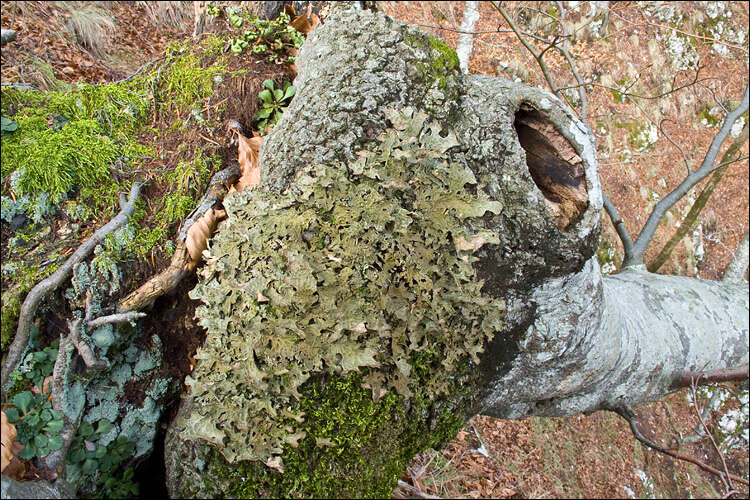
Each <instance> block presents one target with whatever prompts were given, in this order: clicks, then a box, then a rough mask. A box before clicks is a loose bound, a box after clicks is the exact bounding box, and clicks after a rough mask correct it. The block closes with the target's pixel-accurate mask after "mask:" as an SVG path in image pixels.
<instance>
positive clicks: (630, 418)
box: [611, 405, 750, 485]
mask: <svg viewBox="0 0 750 500" xmlns="http://www.w3.org/2000/svg"><path fill="white" fill-rule="evenodd" d="M611 410H612V411H614V412H615V413H617V414H618V415H620V416H621V417H622V418H624V419H625V420H627V422H628V424H629V425H630V430H631V431H632V432H633V436H635V438H636V439H637V440H638V441H640V442H641V443H642V444H644V445H645V446H648V447H649V448H651V449H652V450H656V451H658V452H659V453H663V454H665V455H669V456H670V457H672V458H676V459H678V460H684V461H686V462H690V463H692V464H695V465H697V466H698V467H700V468H701V469H703V470H705V471H707V472H710V473H711V474H715V475H717V476H719V477H721V476H722V475H723V474H724V473H723V472H722V471H720V470H718V469H715V468H714V467H711V466H710V465H708V464H705V463H703V462H701V461H700V460H697V459H695V458H693V457H688V456H686V455H682V454H680V453H677V452H675V451H672V450H670V449H668V448H664V447H662V446H659V445H658V444H656V443H654V442H653V441H651V440H650V439H648V438H647V437H646V436H644V435H643V434H641V431H640V430H639V429H638V423H637V422H636V420H635V412H633V409H632V408H630V407H629V406H627V405H622V406H618V407H616V408H612V409H611ZM730 476H731V478H732V479H733V480H735V481H739V482H740V483H742V484H745V485H750V483H748V481H747V479H743V478H741V477H738V476H735V475H734V474H730Z"/></svg>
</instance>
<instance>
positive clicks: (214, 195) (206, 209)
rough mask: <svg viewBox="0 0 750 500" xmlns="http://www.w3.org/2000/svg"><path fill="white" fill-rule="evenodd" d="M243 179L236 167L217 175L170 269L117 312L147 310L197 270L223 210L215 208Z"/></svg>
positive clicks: (192, 217) (127, 299)
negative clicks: (203, 251) (232, 185)
mask: <svg viewBox="0 0 750 500" xmlns="http://www.w3.org/2000/svg"><path fill="white" fill-rule="evenodd" d="M239 176H240V170H239V168H237V167H228V168H225V169H224V170H221V171H220V172H217V173H216V174H214V176H213V177H212V178H211V181H210V183H209V185H208V189H207V190H206V194H204V195H203V198H202V199H201V201H200V203H199V204H198V206H197V207H196V209H195V210H193V212H192V213H191V214H190V216H188V218H187V219H186V220H185V223H184V224H183V227H182V229H180V232H179V233H178V235H177V247H176V249H175V252H174V256H173V257H172V261H171V262H170V263H169V266H168V267H167V268H166V269H165V270H164V271H162V272H161V273H159V274H157V275H156V276H153V277H152V278H151V279H149V280H148V281H147V282H146V283H144V284H143V285H141V286H140V287H139V288H138V289H137V290H135V291H134V292H132V293H130V294H129V295H128V296H127V297H125V298H124V299H123V300H122V301H121V302H120V304H119V305H118V306H117V311H118V312H125V311H133V310H136V309H142V308H144V307H148V306H150V305H151V304H153V303H154V301H155V300H156V299H157V298H159V297H161V296H162V295H164V294H166V293H168V292H170V291H171V290H174V289H175V288H177V285H179V284H180V282H181V281H182V280H183V278H185V276H187V275H189V274H190V273H191V272H193V270H194V269H195V266H196V265H197V264H198V262H199V261H200V258H201V252H202V250H203V249H205V242H206V240H207V239H208V237H210V236H211V233H212V232H213V230H214V229H215V227H216V224H217V223H218V220H219V218H220V216H221V215H222V211H221V210H217V209H216V208H215V207H214V205H215V204H216V203H217V202H221V201H222V200H223V199H224V196H226V194H227V192H228V190H229V186H230V185H231V184H233V183H234V182H235V181H236V180H237V178H239Z"/></svg>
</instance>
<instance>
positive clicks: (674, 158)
mask: <svg viewBox="0 0 750 500" xmlns="http://www.w3.org/2000/svg"><path fill="white" fill-rule="evenodd" d="M82 3H84V4H85V3H89V2H82ZM571 3H572V2H571ZM576 3H577V2H576ZM719 3H720V4H721V2H719ZM146 4H152V3H151V2H137V3H125V2H102V5H103V6H104V7H105V8H106V9H107V10H108V11H109V12H110V13H111V14H112V18H113V20H114V23H115V26H114V29H113V30H112V35H111V40H110V41H109V44H108V45H107V48H106V50H104V51H101V53H95V51H94V50H93V49H92V48H89V49H88V50H87V49H85V48H84V47H82V46H81V45H79V44H77V43H75V42H73V40H72V37H71V36H70V35H69V34H68V32H67V30H66V27H65V22H66V17H65V16H64V15H63V16H60V12H59V11H56V10H55V7H54V5H52V4H47V3H44V2H2V17H3V22H2V23H3V28H6V29H7V28H12V29H16V30H18V31H19V36H18V39H17V41H16V42H13V44H12V45H10V46H6V47H4V48H3V50H2V80H3V82H4V83H5V82H27V83H32V84H34V85H35V86H37V87H39V88H42V89H43V90H47V89H50V90H54V89H56V88H58V87H59V86H60V85H61V83H60V82H63V83H76V82H79V81H85V82H89V83H94V82H107V81H115V80H118V79H122V78H124V77H126V76H127V75H129V74H131V73H132V72H133V71H135V70H136V69H137V68H139V67H140V66H141V65H142V64H144V63H146V62H148V61H151V60H153V59H154V58H156V57H158V56H160V55H161V54H162V52H163V50H164V48H165V46H166V45H167V43H169V42H170V41H172V40H185V39H187V38H189V36H190V33H191V31H192V6H187V7H184V6H183V12H182V17H180V15H179V14H180V12H178V11H177V10H175V11H174V12H170V11H169V9H168V8H166V7H164V8H162V9H161V10H160V11H159V12H156V13H155V12H154V11H153V10H152V11H149V10H148V9H147V5H146ZM581 4H582V7H581V9H582V10H586V11H588V9H589V7H588V6H587V3H581ZM540 5H541V6H540ZM546 5H547V4H546V3H545V4H539V3H537V2H529V3H524V4H514V5H511V6H509V7H508V8H509V10H510V11H511V15H513V16H517V17H516V18H519V17H520V18H521V19H525V20H527V21H528V23H531V22H533V19H534V18H535V17H534V16H537V14H539V12H540V11H539V10H535V9H544V8H546ZM678 5H679V8H680V9H681V10H682V11H684V12H685V13H686V14H685V15H686V17H687V18H690V19H697V21H696V22H701V18H700V13H698V8H697V7H695V6H691V5H689V4H688V3H684V4H678ZM584 6H585V7H584ZM724 7H725V8H726V5H725V6H724ZM380 8H381V9H382V10H383V11H384V12H385V13H387V14H389V15H391V16H393V17H394V18H396V19H399V20H401V21H404V22H407V23H411V24H415V25H419V26H421V27H422V28H423V29H425V30H426V31H428V32H429V33H430V34H432V35H433V36H436V37H439V38H441V39H443V40H445V41H446V43H448V44H449V45H450V46H451V47H453V48H456V45H457V42H458V37H459V34H458V33H457V32H456V30H457V29H459V26H460V25H461V20H462V17H463V12H464V2H439V3H432V2H382V3H381V4H380ZM184 9H186V10H184ZM611 10H612V11H613V12H611V14H610V21H609V22H610V25H609V33H608V36H606V37H601V38H597V37H592V36H587V37H582V39H581V40H579V41H578V42H577V43H576V44H575V45H574V46H573V47H572V49H571V50H572V51H573V53H574V56H575V57H576V59H577V60H578V61H579V64H580V66H581V70H582V72H584V73H585V74H587V75H590V74H599V75H600V76H601V79H600V81H601V82H602V84H603V85H610V86H613V85H620V84H623V82H622V81H621V80H622V79H621V76H622V75H626V76H629V78H631V81H632V80H637V79H640V81H639V82H638V83H637V84H636V85H634V86H633V88H632V89H631V92H634V93H638V92H642V93H648V91H649V89H651V88H658V87H660V86H661V85H662V83H663V82H664V81H665V79H666V80H669V81H671V82H672V83H673V85H675V86H679V85H680V84H683V83H687V82H689V81H690V79H691V78H692V76H693V75H694V72H691V71H680V72H675V71H674V70H672V69H671V68H672V67H671V66H670V61H671V59H670V57H672V58H674V57H676V56H675V55H674V54H673V53H666V50H665V49H664V44H665V43H666V42H665V37H666V36H667V35H669V30H666V29H665V28H664V26H663V21H658V20H657V19H656V18H655V17H654V16H651V15H646V14H645V13H646V9H644V8H643V4H638V3H618V4H615V5H613V6H612V8H611ZM730 10H731V12H732V13H733V18H732V20H731V22H732V23H733V25H738V26H744V27H745V28H744V29H745V40H747V28H746V26H747V24H748V7H747V4H744V3H736V4H731V5H730ZM479 12H480V18H479V21H478V22H477V24H476V26H475V28H474V29H475V31H477V32H479V31H485V32H492V33H484V34H481V35H477V36H476V37H475V42H474V50H473V54H472V57H471V59H470V63H469V70H470V72H471V73H478V74H486V75H493V76H494V75H499V76H504V77H508V76H511V77H518V78H520V79H521V80H524V81H526V82H528V83H530V84H533V85H539V86H542V87H545V82H544V79H543V77H542V75H541V72H540V71H539V70H538V67H537V66H536V63H535V61H534V60H533V59H532V58H531V56H530V55H529V54H528V52H526V50H525V49H524V48H523V47H522V46H521V45H519V44H518V42H517V40H516V39H515V38H514V35H513V34H512V33H507V32H497V31H498V29H501V30H502V29H506V30H507V25H505V24H504V22H503V20H502V18H501V17H500V14H499V13H498V12H497V11H496V10H494V8H493V7H492V5H491V4H489V3H488V2H480V7H479ZM570 15H571V16H576V15H577V16H578V17H579V18H581V19H583V15H581V14H577V13H575V12H572V13H570ZM159 16H161V17H159ZM537 17H538V16H537ZM726 24H727V25H728V24H729V21H727V23H726ZM524 28H525V29H526V27H524ZM584 31H585V30H584ZM655 40H659V42H658V43H656V44H655V45H654V44H651V43H650V42H652V41H655ZM743 46H744V47H745V48H746V47H747V45H746V42H745V43H744V45H743ZM538 47H539V46H538ZM694 50H696V51H697V54H698V56H699V57H700V61H701V64H702V69H701V77H702V78H706V79H707V80H706V82H705V83H704V84H703V85H702V86H701V85H694V86H691V87H690V88H688V89H687V90H685V91H683V93H681V94H678V93H675V94H674V95H672V96H670V97H668V98H667V99H662V100H658V101H656V102H658V106H653V101H648V100H641V103H642V104H641V106H649V107H648V108H647V109H645V110H644V109H642V108H641V109H639V107H638V106H636V104H635V103H634V102H633V101H629V99H627V98H625V99H620V100H621V101H622V102H616V101H617V100H618V99H617V96H616V95H615V94H614V93H613V92H611V91H609V90H607V89H604V88H599V87H596V88H594V90H593V91H592V92H590V93H589V123H590V124H591V126H592V128H593V129H594V131H595V134H596V135H597V144H598V146H597V147H598V153H599V158H600V163H599V168H600V175H601V180H602V185H603V188H604V190H605V191H606V192H607V193H608V194H609V197H610V199H611V200H612V202H613V203H614V204H615V206H617V207H618V209H619V212H620V215H621V217H622V218H623V219H624V220H625V222H626V226H627V228H628V230H629V231H630V233H631V234H633V235H635V234H637V232H638V230H639V229H640V227H641V226H642V225H643V224H644V222H645V220H646V218H647V216H648V214H649V213H650V211H651V209H652V208H653V204H654V201H655V199H658V197H660V196H663V195H665V194H667V193H668V192H669V191H670V190H671V189H673V188H674V187H675V186H676V185H677V184H679V182H680V181H681V180H682V178H683V177H684V171H685V165H684V162H683V160H682V156H681V153H680V151H679V149H678V148H676V147H675V146H673V145H672V144H670V142H669V141H668V140H667V139H666V138H665V136H664V133H663V131H661V132H660V133H658V134H656V140H655V142H652V141H651V140H650V139H649V138H648V136H649V134H648V133H646V134H645V136H646V139H643V138H642V137H640V136H639V134H640V133H641V132H642V131H644V130H645V131H646V132H648V131H649V130H650V128H649V127H650V126H651V125H650V123H651V122H650V121H649V120H653V122H656V123H659V121H660V119H661V118H666V117H669V118H671V121H668V122H665V125H664V130H667V131H668V133H669V135H670V137H671V138H672V140H673V141H674V142H676V143H677V144H680V145H682V146H683V147H684V148H683V149H684V150H686V151H685V155H686V156H687V157H688V159H689V160H690V162H691V164H692V165H697V164H698V163H700V161H701V160H702V156H703V154H704V152H705V151H706V149H707V147H708V144H709V143H710V141H711V139H712V137H713V135H714V134H715V133H716V129H715V128H710V127H706V126H705V124H703V123H701V119H704V120H708V122H709V123H708V124H709V125H711V123H710V122H711V119H712V117H713V116H715V115H718V116H721V113H717V112H716V110H715V109H713V108H716V106H715V105H714V102H713V98H712V97H711V94H712V93H713V94H714V95H715V96H717V99H719V100H721V99H724V102H726V100H727V99H734V100H735V101H736V100H738V99H739V97H740V96H741V92H742V89H743V85H744V84H745V83H746V80H747V76H745V77H744V80H745V81H744V82H743V78H740V77H735V76H736V75H747V65H746V64H747V62H746V61H747V59H746V58H747V56H746V54H747V51H746V50H745V52H744V53H745V56H744V57H739V58H738V59H730V58H727V57H724V56H722V55H721V54H719V53H718V52H717V51H716V50H715V49H713V48H712V46H711V45H709V44H707V43H700V44H698V45H697V48H696V49H694ZM545 60H546V61H547V64H548V65H549V67H550V71H551V73H552V75H553V77H554V78H555V79H556V81H558V82H559V85H570V84H572V82H573V80H572V77H570V75H569V70H568V69H567V67H566V66H565V62H564V60H563V59H562V58H561V57H559V56H558V54H556V53H554V51H549V52H548V53H547V55H545ZM264 71H265V72H264ZM264 71H261V72H260V73H259V74H258V75H257V78H256V80H258V81H262V80H263V79H265V78H274V77H275V76H278V68H271V67H267V68H265V69H264ZM274 71H275V72H276V73H274ZM639 74H640V76H636V75H639ZM256 83H257V82H256ZM255 91H256V92H257V89H256V90H255ZM628 101H629V102H628ZM702 102H708V103H709V104H710V105H709V108H711V109H704V110H701V108H700V106H699V105H700V103H702ZM701 113H702V114H701ZM249 116H252V114H251V115H249ZM644 140H646V141H647V142H646V144H645V146H644V143H643V141H644ZM167 149H169V148H167ZM743 152H744V153H743V154H747V144H746V145H745V146H744V148H743ZM698 192H700V191H699V190H698ZM685 212H686V202H685V201H683V202H681V203H680V204H678V206H677V207H676V208H675V210H673V211H672V214H671V215H670V216H669V220H668V223H667V224H662V227H661V228H660V231H659V232H657V235H656V237H655V240H654V242H653V244H652V245H651V247H650V248H651V250H650V252H648V253H647V256H646V260H647V261H649V259H651V258H653V257H654V256H655V253H656V251H657V250H658V249H660V248H661V246H662V245H663V243H664V242H665V241H666V240H667V239H668V238H669V236H670V235H671V233H672V231H673V230H674V229H675V227H676V224H678V223H679V222H678V221H679V220H680V219H681V218H682V216H684V214H685ZM602 220H603V222H604V230H603V233H602V238H603V239H606V240H607V241H608V242H609V243H610V245H611V247H612V248H614V249H615V252H616V255H615V256H614V258H613V259H612V260H613V261H614V263H615V264H616V263H618V262H619V261H620V260H621V259H622V255H623V252H622V246H621V245H620V243H619V240H618V238H617V236H616V233H615V232H614V230H613V228H612V226H611V224H610V222H609V219H608V218H607V216H606V214H605V213H604V212H602ZM699 221H700V222H701V226H700V232H698V233H696V234H695V235H692V234H690V235H689V236H688V237H686V238H684V240H683V242H681V244H680V245H678V247H677V248H676V250H675V252H674V253H673V255H672V257H671V258H670V260H669V261H668V262H667V264H666V265H665V266H664V267H663V268H662V269H661V272H665V273H670V274H680V275H685V276H698V277H700V278H704V279H719V278H721V276H722V274H723V271H724V269H725V268H726V266H727V265H728V263H729V262H730V261H731V259H732V257H733V253H732V252H733V250H734V249H735V248H736V247H737V244H738V243H739V240H740V238H741V237H742V235H743V234H744V232H746V231H747V230H748V168H747V161H745V162H743V163H738V164H736V165H734V166H732V167H730V168H729V170H728V171H727V173H726V175H725V176H724V179H723V180H722V182H721V183H720V184H719V186H718V188H717V189H716V191H715V192H714V194H713V197H712V199H711V200H710V201H709V203H708V205H707V206H706V208H705V209H704V210H703V212H702V214H701V216H700V218H699ZM165 263H166V261H164V262H160V261H159V259H158V257H157V260H156V262H154V260H153V256H152V261H151V266H149V267H150V268H154V269H156V268H158V267H159V266H160V265H164V264H165ZM164 300H165V301H166V302H165V303H164V304H162V307H164V308H166V309H169V310H172V309H170V308H176V307H185V305H184V304H183V305H182V306H179V305H177V304H176V302H179V301H180V300H187V297H186V293H184V294H183V293H180V294H179V296H177V297H175V296H172V297H168V298H165V299H164ZM182 312H184V311H181V312H180V313H179V314H178V313H177V312H175V310H172V313H171V316H170V315H169V314H167V315H164V316H163V317H161V318H160V319H159V321H161V322H162V324H163V325H164V326H163V327H164V328H166V324H167V323H168V322H169V318H170V317H174V318H179V317H182ZM196 345H197V344H196ZM167 347H168V348H169V346H167ZM191 347H193V348H194V347H195V346H194V345H192V346H191ZM184 349H185V347H184V346H182V348H180V349H178V348H176V347H175V348H174V352H173V353H172V354H171V355H170V354H168V355H167V356H168V357H169V358H172V359H173V360H176V359H177V358H179V357H182V358H186V355H185V350H184ZM183 365H186V366H187V361H186V359H183ZM184 369H185V370H187V369H188V368H184ZM689 397H690V393H689V391H686V390H683V391H681V392H678V393H676V394H673V395H672V396H670V397H668V398H666V399H665V400H663V401H660V402H656V403H653V404H648V405H642V406H640V407H638V408H637V420H638V422H639V425H640V427H641V431H642V432H643V433H644V434H645V435H646V436H647V437H650V438H651V439H652V440H654V441H656V442H657V443H659V444H661V445H663V446H666V447H670V448H673V449H674V450H675V451H676V450H677V449H679V452H680V453H682V454H684V455H688V456H692V457H695V458H697V459H699V460H702V461H705V462H707V463H709V464H711V465H713V466H714V467H716V468H718V469H721V468H722V465H721V460H720V457H719V456H718V455H717V453H716V451H715V450H714V448H713V446H712V444H711V442H710V440H709V439H708V438H704V439H702V440H699V441H697V442H695V443H691V442H687V441H683V438H685V437H688V436H690V435H693V434H694V433H695V431H696V428H697V425H699V424H698V420H697V418H696V416H695V415H696V413H695V409H694V408H693V406H692V405H691V404H690V402H689ZM702 401H703V404H705V397H704V399H703V400H702ZM746 403H747V402H746V401H745V404H746ZM737 407H738V403H737V401H736V400H735V401H732V402H730V403H728V404H726V405H723V406H722V407H721V408H718V409H717V411H711V412H709V414H708V419H707V424H708V426H709V428H710V429H713V430H714V433H716V434H717V435H718V432H717V431H716V429H717V427H718V422H719V420H720V419H721V418H722V416H723V415H725V414H726V413H727V411H730V410H735V409H737ZM745 425H747V423H746V422H745ZM744 445H745V447H744V448H743V447H741V446H740V447H733V448H730V449H729V450H728V451H726V452H725V453H724V458H725V459H726V463H727V467H728V468H729V470H730V472H733V473H735V474H737V475H740V476H742V477H745V478H747V477H748V469H749V466H748V452H747V441H744ZM402 479H403V480H404V481H406V482H407V483H409V484H411V485H412V486H414V487H416V488H418V489H419V490H421V491H422V492H424V494H425V496H427V495H436V496H440V497H470V498H479V497H497V498H507V497H513V498H518V497H539V498H543V497H546V498H556V497H585V498H595V497H631V498H632V497H651V498H656V497H664V498H680V497H685V498H686V497H696V498H706V497H719V496H723V495H724V494H725V493H726V487H725V485H724V484H723V483H722V481H721V480H720V479H719V478H718V477H716V476H714V475H711V474H708V473H706V472H704V471H703V470H701V469H699V468H698V467H696V466H694V465H692V464H689V463H686V462H683V461H676V460H673V459H672V458H670V457H666V456H664V455H662V454H659V453H656V452H654V451H652V450H650V449H647V448H645V447H643V446H642V445H641V444H640V443H638V442H637V441H636V440H635V439H634V437H633V435H632V433H631V431H630V429H629V427H628V424H627V422H625V421H624V420H623V419H622V418H621V417H619V416H617V415H615V414H612V413H605V412H599V413H596V414H593V415H590V416H584V415H579V416H574V417H568V418H560V419H551V418H530V419H525V420H521V421H506V420H499V419H494V418H490V417H484V416H477V417H474V418H473V419H472V420H471V421H469V423H467V425H466V426H465V427H464V429H463V430H461V431H460V432H459V434H458V436H457V437H456V439H454V440H453V441H452V442H450V443H448V444H446V445H445V446H444V447H443V448H442V449H441V450H439V451H436V450H427V451H426V452H425V453H422V454H420V455H418V456H417V457H415V458H414V460H413V461H412V462H411V464H410V465H409V467H408V468H407V470H406V472H405V474H404V476H403V478H402ZM735 488H737V489H738V490H739V496H747V487H744V486H742V485H735ZM142 491H143V489H142ZM409 494H410V493H407V492H406V491H405V490H404V489H403V488H399V489H397V490H396V491H395V492H394V496H395V497H397V498H398V497H404V496H408V495H409ZM411 494H413V493H411Z"/></svg>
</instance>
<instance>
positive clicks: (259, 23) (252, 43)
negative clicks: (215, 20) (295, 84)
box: [211, 6, 305, 64]
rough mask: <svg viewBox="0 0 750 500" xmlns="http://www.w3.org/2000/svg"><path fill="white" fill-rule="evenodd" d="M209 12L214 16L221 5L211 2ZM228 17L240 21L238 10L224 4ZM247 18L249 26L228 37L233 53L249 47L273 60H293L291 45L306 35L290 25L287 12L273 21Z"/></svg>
mask: <svg viewBox="0 0 750 500" xmlns="http://www.w3.org/2000/svg"><path fill="white" fill-rule="evenodd" d="M211 7H212V9H211V12H213V14H211V15H213V16H214V17H219V16H220V15H221V9H220V8H219V7H216V6H211ZM225 12H226V17H227V21H228V22H229V23H230V24H232V25H233V26H234V27H235V28H239V27H241V26H242V24H243V19H246V18H244V17H242V15H241V11H239V10H237V9H236V8H231V7H227V8H226V11H225ZM247 19H249V21H250V24H251V26H250V29H247V30H245V32H244V33H243V34H242V35H240V36H237V37H236V38H232V39H231V40H230V41H229V49H230V50H231V51H232V53H234V54H241V53H242V52H244V51H245V50H247V49H248V48H250V50H251V52H252V53H253V54H262V55H266V56H267V58H268V61H270V62H274V63H276V64H284V63H291V62H294V56H292V55H289V51H290V50H291V49H298V48H299V47H301V46H302V42H304V41H305V36H304V35H303V34H302V33H300V32H299V31H297V30H296V29H295V28H293V27H292V26H289V22H290V21H291V18H290V17H289V15H288V14H286V13H281V14H279V17H277V18H276V19H274V20H273V21H266V20H264V19H258V18H257V17H253V18H247Z"/></svg>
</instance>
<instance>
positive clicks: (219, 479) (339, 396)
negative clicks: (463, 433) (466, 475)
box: [183, 360, 466, 498]
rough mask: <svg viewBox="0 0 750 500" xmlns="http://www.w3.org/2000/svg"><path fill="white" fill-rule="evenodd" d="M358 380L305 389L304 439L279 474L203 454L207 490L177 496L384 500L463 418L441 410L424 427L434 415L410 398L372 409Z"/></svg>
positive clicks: (388, 399) (320, 382)
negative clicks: (415, 460) (415, 462)
mask: <svg viewBox="0 0 750 500" xmlns="http://www.w3.org/2000/svg"><path fill="white" fill-rule="evenodd" d="M465 361H466V360H465ZM362 378H363V377H362V375H361V374H351V375H349V376H348V377H346V378H341V377H338V376H333V377H331V378H327V377H318V378H316V379H314V380H312V381H310V382H309V383H307V384H306V385H305V388H304V389H303V390H302V393H303V395H304V397H303V399H302V402H301V404H300V408H301V409H302V410H303V411H304V413H305V415H306V418H305V423H304V424H303V425H302V426H301V428H302V429H303V430H304V431H305V432H306V433H307V436H306V437H305V438H304V439H302V440H301V441H300V442H299V446H298V447H297V448H292V447H291V446H289V445H287V446H285V447H284V455H283V457H284V464H285V467H284V472H283V474H282V473H279V472H277V471H275V470H273V469H270V468H268V467H266V466H264V465H263V464H261V463H258V462H247V461H246V462H239V463H237V464H229V463H227V462H226V460H224V458H223V457H222V455H221V454H220V453H219V452H217V451H216V450H214V449H213V448H210V449H209V450H208V453H207V455H206V459H205V462H206V465H205V467H206V469H205V471H204V473H203V477H204V478H206V479H207V485H206V486H207V489H203V490H201V491H195V490H193V489H192V484H188V483H186V487H185V491H184V492H183V495H185V496H193V495H195V494H200V495H208V496H212V495H222V496H226V497H230V498H258V497H270V498H280V497H297V498H333V497H339V498H341V497H354V498H356V497H359V498H388V497H390V495H391V493H392V492H393V490H394V488H395V487H396V483H397V481H398V478H399V477H400V476H401V474H402V473H403V471H404V469H405V468H406V465H407V464H408V462H409V461H410V460H411V458H412V457H413V456H414V455H415V454H417V453H419V452H420V451H422V450H424V449H426V448H429V447H434V446H437V445H439V444H440V443H442V442H445V441H449V440H451V439H452V438H453V437H455V435H456V434H457V433H458V431H459V430H460V428H461V427H462V426H463V423H464V421H465V418H466V415H465V414H464V413H463V412H461V411H454V412H451V411H445V410H443V413H442V414H441V415H439V416H436V417H435V418H434V422H433V425H432V426H430V423H429V419H427V418H424V415H431V414H432V413H433V412H435V411H437V410H436V405H434V404H432V403H431V402H430V400H429V399H425V398H424V397H421V396H418V397H414V398H411V399H410V402H409V405H410V406H409V407H408V408H407V406H406V399H405V398H403V397H402V396H399V395H397V394H395V393H393V392H391V393H389V394H387V395H386V396H384V397H383V398H382V399H381V400H380V401H378V402H377V403H373V401H372V398H371V395H370V393H369V391H366V390H364V389H362V387H361V384H362ZM431 404H432V406H431Z"/></svg>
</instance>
